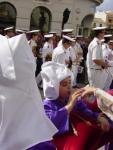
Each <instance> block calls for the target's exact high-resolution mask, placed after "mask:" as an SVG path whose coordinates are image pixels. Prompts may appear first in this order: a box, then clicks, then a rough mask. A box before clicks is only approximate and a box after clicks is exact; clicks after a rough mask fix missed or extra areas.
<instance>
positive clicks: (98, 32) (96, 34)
mask: <svg viewBox="0 0 113 150" xmlns="http://www.w3.org/2000/svg"><path fill="white" fill-rule="evenodd" d="M103 31H104V30H95V36H96V37H97V36H98V35H99V34H100V33H102V32H103Z"/></svg>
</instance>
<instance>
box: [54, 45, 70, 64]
mask: <svg viewBox="0 0 113 150" xmlns="http://www.w3.org/2000/svg"><path fill="white" fill-rule="evenodd" d="M69 56H70V53H69V50H66V49H65V48H64V47H63V46H58V47H56V48H55V49H54V51H53V55H52V61H54V62H57V63H61V64H65V65H66V60H67V61H69Z"/></svg>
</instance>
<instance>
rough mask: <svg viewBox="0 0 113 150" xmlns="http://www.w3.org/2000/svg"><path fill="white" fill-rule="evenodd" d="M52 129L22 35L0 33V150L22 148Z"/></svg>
mask: <svg viewBox="0 0 113 150" xmlns="http://www.w3.org/2000/svg"><path fill="white" fill-rule="evenodd" d="M56 132H57V129H56V128H55V126H54V125H53V124H52V123H51V122H50V121H49V119H48V118H47V117H46V115H45V112H44V108H43V104H42V100H41V96H40V93H39V91H38V89H37V85H36V81H35V61H34V57H33V55H32V52H31V49H30V46H29V45H28V42H27V39H26V36H25V35H24V34H22V35H18V36H15V37H13V38H10V39H7V38H6V37H4V36H2V35H0V149H1V150H25V149H27V148H29V147H31V146H33V145H35V144H38V143H39V142H43V141H47V140H50V139H52V136H53V135H54V134H55V133H56Z"/></svg>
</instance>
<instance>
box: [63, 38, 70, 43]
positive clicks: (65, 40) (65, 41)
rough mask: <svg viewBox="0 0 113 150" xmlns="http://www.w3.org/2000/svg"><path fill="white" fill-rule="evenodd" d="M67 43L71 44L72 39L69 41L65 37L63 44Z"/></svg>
mask: <svg viewBox="0 0 113 150" xmlns="http://www.w3.org/2000/svg"><path fill="white" fill-rule="evenodd" d="M65 43H67V44H71V41H69V40H67V39H65V38H64V39H63V40H62V44H65Z"/></svg>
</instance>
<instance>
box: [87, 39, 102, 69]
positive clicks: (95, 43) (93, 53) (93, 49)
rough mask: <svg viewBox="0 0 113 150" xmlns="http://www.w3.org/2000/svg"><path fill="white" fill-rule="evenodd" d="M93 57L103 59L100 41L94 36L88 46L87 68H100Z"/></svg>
mask: <svg viewBox="0 0 113 150" xmlns="http://www.w3.org/2000/svg"><path fill="white" fill-rule="evenodd" d="M95 59H103V54H102V45H101V41H99V40H98V39H97V38H94V39H93V40H92V42H91V43H90V44H89V47H88V54H87V61H86V63H87V68H89V69H90V68H94V69H101V66H99V65H97V64H95V63H94V61H93V60H95Z"/></svg>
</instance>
